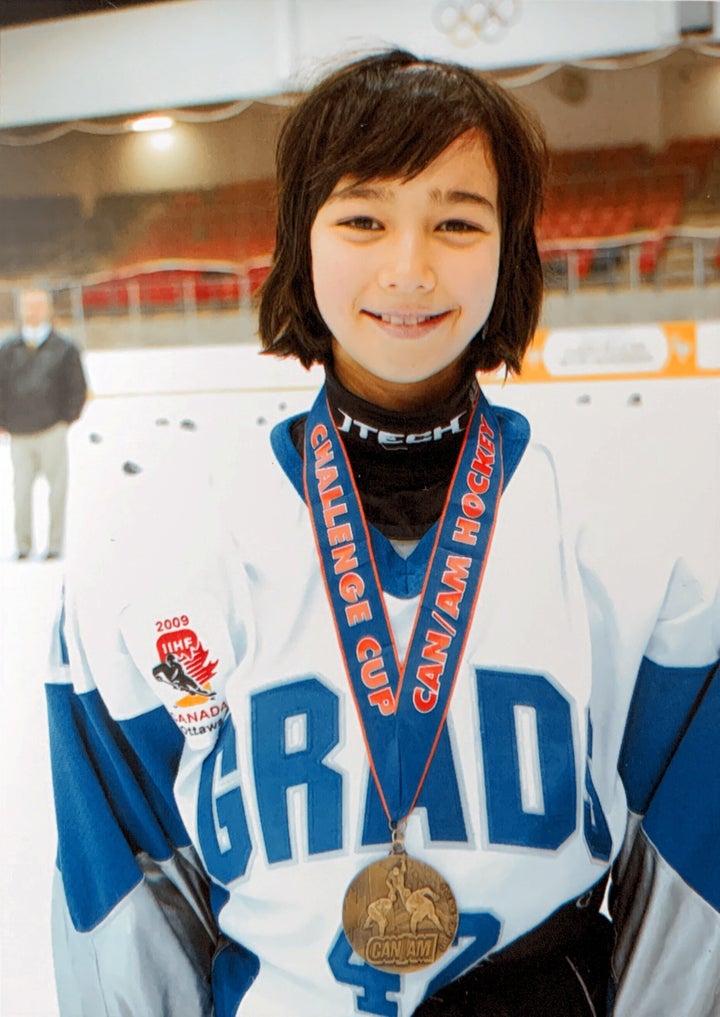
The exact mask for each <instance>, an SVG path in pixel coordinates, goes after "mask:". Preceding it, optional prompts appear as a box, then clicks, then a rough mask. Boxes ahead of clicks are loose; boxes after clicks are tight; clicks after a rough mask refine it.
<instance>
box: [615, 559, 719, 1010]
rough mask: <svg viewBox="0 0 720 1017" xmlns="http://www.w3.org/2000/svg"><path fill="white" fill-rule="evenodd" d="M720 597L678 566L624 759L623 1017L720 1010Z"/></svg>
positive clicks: (619, 868)
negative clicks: (709, 593) (719, 853)
mask: <svg viewBox="0 0 720 1017" xmlns="http://www.w3.org/2000/svg"><path fill="white" fill-rule="evenodd" d="M719 616H720V600H719V599H718V597H717V596H716V598H715V600H714V602H710V601H708V599H707V598H705V597H704V596H703V593H702V590H701V589H700V587H699V585H698V584H697V583H696V582H695V580H694V579H693V577H692V576H691V575H690V572H689V570H688V569H687V567H686V566H685V565H683V564H682V563H679V564H678V565H676V567H675V569H674V571H673V573H672V576H671V582H670V585H669V588H668V592H667V595H666V598H665V601H664V603H663V607H662V610H661V613H660V616H659V618H658V622H657V625H656V628H655V631H654V633H653V636H652V638H651V640H650V642H649V644H648V646H647V649H646V652H645V656H644V658H643V661H642V665H641V668H640V672H639V675H638V679H637V683H636V687H635V691H634V695H633V699H632V702H631V706H630V712H629V717H628V723H627V727H626V731H625V736H624V741H623V746H622V751H621V757H620V773H621V776H622V779H623V783H624V785H625V789H626V794H627V799H628V808H629V821H628V830H627V835H626V839H625V844H624V847H623V850H622V853H621V855H620V857H619V859H618V861H617V863H616V865H615V871H614V885H613V891H612V895H611V911H612V917H613V921H614V924H615V930H616V949H615V955H614V969H615V975H616V980H617V999H616V1003H615V1010H614V1014H615V1017H656V1015H658V1014H661V1013H663V1014H664V1013H668V1014H670V1013H673V1014H675V1013H677V1014H680V1013H682V1014H683V1015H684V1017H712V1015H714V1014H717V1013H718V1007H719V1006H720V983H719V982H718V971H720V869H719V868H718V865H717V845H718V843H720V749H719V748H718V745H719V742H718V736H717V732H718V730H720V676H719V672H718V663H717V657H718V644H719V643H720V633H719V631H718V630H719V629H720V618H719Z"/></svg>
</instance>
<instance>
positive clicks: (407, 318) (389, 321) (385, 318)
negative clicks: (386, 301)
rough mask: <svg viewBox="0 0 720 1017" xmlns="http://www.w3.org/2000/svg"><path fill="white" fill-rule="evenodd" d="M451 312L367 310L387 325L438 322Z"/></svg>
mask: <svg viewBox="0 0 720 1017" xmlns="http://www.w3.org/2000/svg"><path fill="white" fill-rule="evenodd" d="M449 313H450V312H449V311H440V312H438V313H437V314H419V313H415V314H382V313H376V312H375V311H365V314H368V315H369V316H370V317H371V318H374V319H375V320H376V321H382V322H384V324H386V325H401V326H405V327H408V326H409V327H412V326H413V325H426V324H428V323H431V322H437V321H440V319H441V318H444V317H446V316H447V315H448V314H449Z"/></svg>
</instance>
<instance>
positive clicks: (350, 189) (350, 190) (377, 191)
mask: <svg viewBox="0 0 720 1017" xmlns="http://www.w3.org/2000/svg"><path fill="white" fill-rule="evenodd" d="M357 198H364V199H366V200H371V201H391V200H392V190H391V189H390V188H389V187H381V186H378V185H377V184H348V185H347V186H346V187H341V188H340V190H338V191H335V192H334V193H333V194H331V195H330V197H329V198H328V202H335V201H347V200H352V199H357ZM430 200H431V201H432V202H433V204H435V205H468V204H469V205H479V206H481V207H482V208H487V209H489V210H490V211H491V212H493V213H494V212H495V206H494V205H493V203H492V201H490V199H489V198H487V197H486V196H485V195H484V194H479V193H478V192H477V191H465V190H459V189H452V190H449V191H441V190H440V189H439V188H437V187H434V188H433V189H432V190H431V191H430Z"/></svg>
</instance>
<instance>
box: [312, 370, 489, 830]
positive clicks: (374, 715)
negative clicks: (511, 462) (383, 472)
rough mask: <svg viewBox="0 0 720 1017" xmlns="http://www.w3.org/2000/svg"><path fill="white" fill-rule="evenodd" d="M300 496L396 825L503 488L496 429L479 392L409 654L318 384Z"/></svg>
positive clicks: (451, 671)
mask: <svg viewBox="0 0 720 1017" xmlns="http://www.w3.org/2000/svg"><path fill="white" fill-rule="evenodd" d="M304 483H305V500H306V502H307V505H308V508H309V510H310V518H311V520H312V525H313V531H314V534H315V543H316V545H317V551H318V558H319V562H320V568H321V572H322V575H323V580H324V583H325V589H326V592H327V596H328V600H329V602H330V607H331V610H332V613H333V617H334V621H335V629H336V632H337V638H338V643H339V646H340V651H341V653H342V655H343V658H344V661H345V667H346V670H347V674H348V679H349V682H350V687H351V690H352V693H353V698H354V700H355V706H356V709H357V712H358V717H359V720H360V725H361V728H362V731H363V736H364V739H365V744H366V747H367V753H368V760H369V763H370V769H371V771H372V774H373V779H374V780H375V784H376V785H377V789H378V793H379V795H380V800H381V802H382V804H383V808H384V810H385V813H386V815H387V817H388V820H389V821H390V822H391V823H393V822H397V821H399V820H402V819H404V818H405V817H406V816H407V815H408V814H409V813H410V812H411V810H412V808H413V806H414V804H415V802H416V801H417V797H418V795H419V794H420V789H421V788H422V785H423V781H424V780H425V776H426V774H427V772H428V769H429V767H430V763H431V761H432V758H433V755H434V753H435V749H436V747H437V743H438V739H439V738H440V734H441V732H442V728H443V725H444V723H445V718H446V716H447V711H448V709H449V706H450V699H451V696H452V692H453V688H454V685H455V681H456V679H457V674H458V670H459V666H460V660H461V658H462V654H463V650H464V648H465V642H466V640H467V634H468V629H469V625H470V621H471V619H472V616H473V612H474V609H475V604H476V601H477V597H478V594H479V591H480V585H481V582H482V577H483V573H484V570H485V564H486V562H487V558H488V553H489V550H490V544H491V542H492V536H493V532H494V528H495V520H496V518H497V506H498V502H499V499H500V494H501V492H502V484H503V468H502V447H501V436H500V429H499V427H498V424H497V420H496V418H495V415H494V413H493V411H492V409H491V407H490V405H489V403H488V402H487V400H486V399H485V397H484V396H483V395H482V393H480V395H479V397H478V400H477V401H476V403H475V407H474V409H473V411H472V415H471V417H470V420H469V422H468V425H467V428H466V431H465V438H464V442H463V446H462V449H461V451H460V455H459V457H458V463H457V466H456V468H455V473H454V475H453V478H452V481H451V484H450V488H449V491H448V495H447V499H446V502H445V508H444V509H443V513H442V516H441V518H440V521H439V523H438V530H437V536H436V540H435V545H434V547H433V551H432V554H431V556H430V561H429V564H428V567H427V571H426V574H425V579H424V583H423V589H422V593H421V595H420V604H419V607H418V610H417V613H416V616H415V623H414V627H413V632H412V637H411V639H410V643H409V646H408V650H407V653H406V655H405V660H404V661H402V662H401V661H400V659H399V656H398V653H397V649H396V646H395V640H394V638H393V634H392V628H391V626H390V622H389V619H388V616H387V612H386V609H385V602H384V600H383V594H382V587H381V585H380V579H379V576H378V572H377V566H376V564H375V558H374V555H373V552H372V545H371V541H370V534H369V532H368V527H367V522H366V520H365V515H364V513H363V509H362V505H361V503H360V497H359V495H358V493H357V488H356V486H355V481H354V478H353V475H352V470H351V468H350V464H349V462H348V459H347V454H346V452H345V447H344V445H343V443H342V440H341V438H340V436H339V434H338V431H337V428H336V426H335V422H334V420H333V418H332V414H331V412H330V409H329V407H328V403H327V395H326V392H325V389H324V388H323V389H322V390H321V391H320V393H319V394H318V397H317V399H316V400H315V403H314V404H313V407H312V409H311V410H310V413H309V415H308V418H307V421H306V424H305V457H304Z"/></svg>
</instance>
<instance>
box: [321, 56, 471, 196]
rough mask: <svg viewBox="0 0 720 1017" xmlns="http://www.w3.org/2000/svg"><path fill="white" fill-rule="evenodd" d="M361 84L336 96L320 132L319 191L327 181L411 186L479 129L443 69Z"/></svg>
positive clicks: (421, 68) (460, 89) (463, 94)
mask: <svg viewBox="0 0 720 1017" xmlns="http://www.w3.org/2000/svg"><path fill="white" fill-rule="evenodd" d="M368 78H369V80H368V81H367V82H366V83H365V88H364V89H359V88H358V89H355V90H353V91H352V92H349V91H348V90H347V89H346V88H343V89H341V90H339V92H340V94H339V95H338V96H337V100H338V101H337V103H336V104H333V106H332V107H331V108H330V109H329V110H328V111H327V112H328V116H327V120H326V122H325V123H324V124H322V126H321V134H320V136H319V137H318V141H319V142H320V144H321V145H322V150H323V172H322V178H323V181H324V182H325V183H326V184H327V180H328V177H330V176H334V177H335V181H334V183H336V182H337V180H339V179H340V178H341V177H345V176H349V177H353V178H356V179H357V180H359V181H363V182H364V181H367V180H371V179H373V178H376V179H381V178H386V179H389V178H405V179H410V178H412V177H414V176H417V175H418V174H419V173H421V172H422V171H423V170H424V169H425V168H426V167H427V166H429V165H430V163H432V162H433V161H434V160H435V159H436V158H437V157H438V156H439V155H440V154H441V152H443V151H444V150H445V149H446V148H447V147H448V145H450V144H451V143H452V142H453V141H455V139H456V138H458V137H459V136H460V135H461V134H464V133H465V132H466V131H468V130H471V129H472V128H484V127H486V123H485V118H484V117H482V116H480V115H479V111H478V102H477V97H476V96H473V94H472V90H471V89H470V88H469V87H468V85H467V83H466V82H465V81H463V80H458V76H456V75H451V74H449V73H448V72H447V70H445V69H443V68H439V67H436V66H433V65H427V64H413V65H409V66H405V67H398V68H397V69H395V70H394V73H392V74H391V75H390V76H387V77H384V78H383V79H382V80H378V81H373V80H372V77H371V76H370V75H368ZM318 126H319V127H320V125H318ZM319 182H320V181H319V180H318V183H319ZM326 197H327V194H325V195H322V197H321V201H320V203H322V201H324V200H325V198H326Z"/></svg>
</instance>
